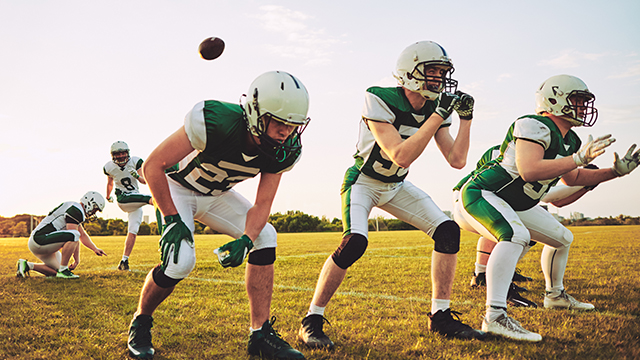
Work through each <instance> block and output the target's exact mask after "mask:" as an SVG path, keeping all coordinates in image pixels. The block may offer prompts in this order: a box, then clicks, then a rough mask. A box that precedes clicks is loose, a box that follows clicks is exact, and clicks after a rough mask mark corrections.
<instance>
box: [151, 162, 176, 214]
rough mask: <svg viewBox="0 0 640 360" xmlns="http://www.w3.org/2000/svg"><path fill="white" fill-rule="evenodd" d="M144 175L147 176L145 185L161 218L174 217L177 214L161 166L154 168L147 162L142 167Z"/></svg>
mask: <svg viewBox="0 0 640 360" xmlns="http://www.w3.org/2000/svg"><path fill="white" fill-rule="evenodd" d="M143 168H144V170H143V171H144V173H145V174H146V175H147V180H148V182H147V184H148V185H149V190H151V195H152V196H153V199H154V201H155V202H156V204H157V205H158V208H160V211H161V212H162V215H163V216H168V215H175V214H177V213H178V210H177V209H176V206H175V204H174V203H173V199H172V198H171V191H170V190H169V182H168V181H167V176H166V175H165V173H164V169H163V168H162V167H161V166H154V163H153V162H151V161H147V162H145V163H144V165H143Z"/></svg>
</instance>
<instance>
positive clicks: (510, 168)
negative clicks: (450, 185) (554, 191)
mask: <svg viewBox="0 0 640 360" xmlns="http://www.w3.org/2000/svg"><path fill="white" fill-rule="evenodd" d="M516 140H520V141H531V142H534V143H537V144H540V146H542V147H543V148H544V156H543V158H544V159H557V158H562V157H566V156H571V155H573V154H574V153H575V152H577V151H578V150H579V149H580V145H581V141H580V138H578V135H577V134H576V133H575V132H574V131H573V130H569V132H567V134H566V135H565V136H564V137H563V136H562V133H561V132H560V129H558V127H557V126H556V124H555V123H554V122H553V121H552V120H551V119H549V118H547V117H544V116H537V115H526V116H523V117H520V118H519V119H518V120H516V121H515V122H514V123H513V124H512V125H511V127H510V128H509V131H508V132H507V136H506V137H505V140H504V141H503V142H502V144H501V145H500V155H499V156H498V157H497V158H496V159H495V160H491V161H489V162H487V163H485V164H484V165H482V167H481V168H480V169H479V170H477V171H476V172H475V174H472V175H473V178H472V179H471V180H470V181H469V183H468V185H467V187H468V188H471V187H472V188H478V189H483V190H488V191H491V192H494V193H495V194H496V195H498V196H499V197H501V198H502V199H503V200H505V201H506V202H507V203H508V204H509V205H510V206H511V207H512V208H513V209H514V210H515V211H524V210H528V209H530V208H532V207H533V206H535V205H537V204H538V202H540V199H541V198H542V197H543V196H544V195H545V194H546V193H547V192H548V191H549V189H550V188H551V187H552V186H554V185H555V184H556V183H557V182H558V180H560V176H558V177H555V178H552V179H546V180H540V181H532V182H526V181H524V180H523V179H522V177H521V176H520V174H519V173H518V167H517V166H516V146H515V142H516Z"/></svg>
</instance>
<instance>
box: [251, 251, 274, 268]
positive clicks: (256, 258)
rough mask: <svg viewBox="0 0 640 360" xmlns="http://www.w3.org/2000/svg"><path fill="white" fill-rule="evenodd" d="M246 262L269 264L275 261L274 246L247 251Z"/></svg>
mask: <svg viewBox="0 0 640 360" xmlns="http://www.w3.org/2000/svg"><path fill="white" fill-rule="evenodd" d="M247 262H248V263H249V264H251V265H271V264H273V263H274V262H276V248H273V247H270V248H264V249H259V250H254V251H252V252H250V253H249V259H248V260H247Z"/></svg>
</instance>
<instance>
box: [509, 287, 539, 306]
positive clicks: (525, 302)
mask: <svg viewBox="0 0 640 360" xmlns="http://www.w3.org/2000/svg"><path fill="white" fill-rule="evenodd" d="M518 288H519V286H518V285H516V284H514V283H511V285H510V286H509V292H507V304H509V305H511V306H515V307H530V308H537V307H538V304H536V303H535V302H533V301H531V300H529V299H526V298H524V297H522V295H520V291H518Z"/></svg>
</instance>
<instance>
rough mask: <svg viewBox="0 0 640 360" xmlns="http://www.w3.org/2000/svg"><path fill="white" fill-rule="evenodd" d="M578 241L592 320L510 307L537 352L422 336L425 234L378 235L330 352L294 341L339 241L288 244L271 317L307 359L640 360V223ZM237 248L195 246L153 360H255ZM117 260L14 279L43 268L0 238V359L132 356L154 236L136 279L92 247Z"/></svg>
mask: <svg viewBox="0 0 640 360" xmlns="http://www.w3.org/2000/svg"><path fill="white" fill-rule="evenodd" d="M572 231H573V232H574V234H575V241H574V243H573V245H572V249H571V257H570V259H569V265H568V269H567V274H566V276H565V286H566V288H567V290H568V292H569V293H570V294H572V295H574V296H575V297H576V298H577V299H579V300H583V301H588V302H591V303H593V304H594V305H595V306H596V309H597V310H596V311H592V312H587V313H580V312H574V311H566V310H544V309H519V308H510V309H509V312H510V314H511V315H512V316H513V317H515V318H516V319H517V320H519V321H520V322H521V323H522V324H523V325H524V326H525V327H526V328H527V329H529V330H532V331H536V332H538V333H540V334H541V335H542V336H543V340H542V342H540V343H524V342H516V341H509V340H505V339H500V338H493V339H490V340H488V341H484V342H480V341H462V340H449V339H446V338H443V337H441V336H439V335H434V334H431V333H430V332H429V331H427V328H426V327H427V314H428V313H429V311H430V293H431V291H430V280H429V279H430V274H429V268H430V262H431V260H430V254H431V250H432V249H433V242H432V241H431V240H430V239H429V238H428V237H426V235H424V234H423V233H421V232H418V231H401V232H379V233H371V234H370V235H371V236H370V243H369V248H368V249H367V252H366V254H365V255H364V256H363V258H362V259H361V260H360V261H358V262H357V263H356V264H355V265H354V266H352V267H351V269H350V270H349V272H348V274H347V278H346V279H345V281H344V283H343V284H342V286H341V287H340V289H339V290H338V291H339V293H338V294H336V296H335V297H334V298H333V300H332V302H331V303H330V304H329V306H328V307H327V311H326V313H325V316H326V317H327V318H328V319H329V321H331V326H327V325H325V331H326V332H327V334H328V335H329V336H330V337H331V338H332V340H333V341H334V342H335V343H336V347H335V349H334V350H333V351H325V350H315V351H312V350H309V349H306V348H303V345H302V344H300V343H299V342H298V341H297V339H296V334H297V331H298V328H299V326H300V320H301V318H302V316H303V315H304V314H305V313H306V310H307V308H308V305H309V301H310V300H311V297H312V294H313V288H314V286H315V283H316V280H317V276H318V273H319V272H320V268H321V267H322V264H323V262H324V261H325V259H326V258H327V256H328V255H329V254H330V253H331V252H332V251H333V250H334V249H335V247H336V246H337V245H338V243H339V242H340V234H339V233H312V234H280V235H279V238H278V239H279V240H278V241H279V247H278V260H277V261H276V274H275V276H276V280H275V289H274V299H273V303H272V307H271V309H272V315H275V316H276V317H277V321H276V324H275V326H274V327H275V328H276V329H277V330H278V331H279V332H280V333H281V335H282V336H283V337H284V339H285V340H287V341H289V343H290V344H292V345H293V346H294V347H296V348H298V349H299V350H301V351H302V352H303V353H304V354H305V356H306V357H307V359H638V358H640V322H639V318H638V317H639V315H640V226H612V227H578V228H572ZM228 240H229V238H228V237H226V236H221V235H199V236H196V248H197V256H198V262H197V265H196V268H195V270H194V271H193V272H192V273H191V275H190V277H189V278H187V279H186V280H184V281H182V282H181V283H180V284H179V285H178V286H177V288H176V290H175V291H174V292H173V294H172V295H171V296H170V297H169V298H168V299H167V300H166V301H165V302H164V303H163V304H162V305H161V306H160V307H159V308H158V310H157V311H156V313H155V314H154V322H155V324H154V328H153V336H154V345H155V347H156V356H155V359H249V358H250V357H249V356H248V355H247V354H246V344H247V339H248V327H249V315H248V300H247V297H246V293H245V289H244V281H243V279H244V265H243V266H241V267H239V268H235V269H223V268H222V267H220V266H219V265H218V263H217V260H216V257H215V255H214V254H213V252H212V251H213V249H215V248H216V247H218V246H220V245H222V244H223V243H225V242H227V241H228ZM476 240H477V236H476V235H473V234H471V233H467V232H463V236H462V246H461V250H460V253H459V257H458V269H457V274H456V281H455V285H454V293H453V298H452V303H453V305H452V308H453V309H454V310H457V311H460V312H462V313H463V314H462V315H461V318H462V319H463V321H465V322H466V323H468V324H470V325H472V326H474V327H476V328H479V327H480V326H481V316H482V315H483V314H484V302H485V292H484V291H483V290H478V289H476V290H473V289H470V288H469V286H468V282H469V278H470V275H471V273H472V272H473V263H474V260H475V243H476ZM93 241H94V242H95V243H96V245H97V246H98V247H100V248H101V249H103V250H105V251H106V252H107V254H109V256H108V257H106V258H105V257H97V256H95V255H94V254H93V253H92V252H91V251H89V250H88V249H86V248H84V247H83V249H82V252H81V264H80V266H79V268H78V269H77V270H76V271H75V273H76V274H78V275H80V276H81V278H80V279H78V280H61V279H48V278H45V277H43V276H40V275H39V274H36V273H34V272H32V276H31V277H30V278H27V279H19V278H16V277H15V264H16V261H17V260H18V259H19V258H26V259H28V260H29V261H35V260H36V258H35V257H34V256H33V255H32V254H31V253H30V252H29V250H28V248H27V245H26V243H27V239H25V238H19V239H2V240H0V274H2V275H0V282H1V286H0V315H1V316H0V319H1V320H0V323H1V325H0V330H1V334H2V336H1V337H0V358H1V359H123V358H126V357H127V348H126V341H127V330H128V326H129V322H130V321H131V317H132V315H133V313H134V312H135V309H136V306H137V301H138V295H139V293H140V288H141V286H142V284H143V281H144V277H145V275H146V273H147V272H148V271H149V270H150V269H151V268H152V267H153V266H154V265H155V264H156V263H157V262H158V261H159V253H158V252H157V242H158V237H157V236H141V237H139V238H138V242H137V244H136V247H135V248H134V252H133V254H132V257H131V259H130V263H131V267H132V272H130V273H125V272H119V271H117V270H116V266H117V264H118V262H119V260H120V257H121V253H122V246H123V243H124V237H94V238H93ZM541 249H542V247H541V246H540V245H538V246H536V247H534V248H533V249H532V250H531V251H530V252H529V254H528V255H527V257H526V258H525V259H523V260H522V261H521V263H520V264H519V265H518V266H519V268H520V269H521V270H522V273H523V274H525V275H529V276H531V277H533V278H534V281H533V282H530V283H525V284H523V285H525V286H526V287H528V288H529V290H530V291H529V292H528V293H526V295H525V296H526V297H527V298H529V299H531V300H534V301H536V302H537V303H538V304H541V303H542V298H543V295H542V293H543V290H544V280H543V276H542V272H541V271H540V265H539V256H540V251H541Z"/></svg>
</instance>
